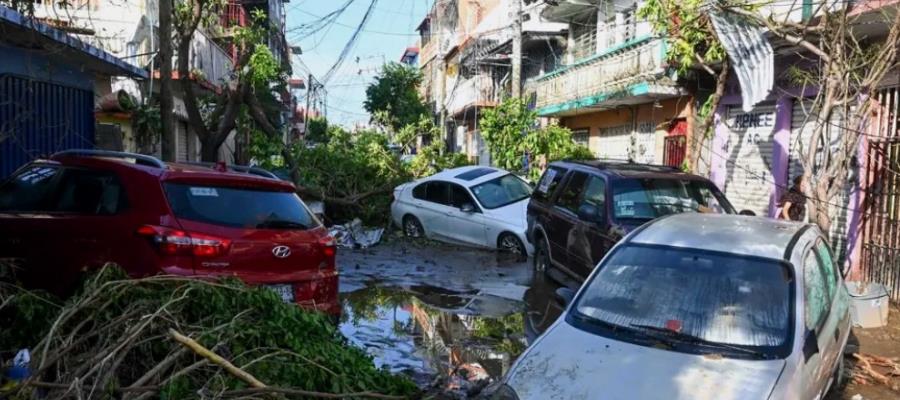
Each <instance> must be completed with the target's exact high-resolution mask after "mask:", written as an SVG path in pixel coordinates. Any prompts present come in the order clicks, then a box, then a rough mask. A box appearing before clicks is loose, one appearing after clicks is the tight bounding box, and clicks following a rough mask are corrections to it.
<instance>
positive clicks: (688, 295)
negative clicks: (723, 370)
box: [575, 238, 793, 350]
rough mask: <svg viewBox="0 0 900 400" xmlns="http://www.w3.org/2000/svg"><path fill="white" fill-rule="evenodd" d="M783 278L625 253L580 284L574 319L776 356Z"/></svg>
mask: <svg viewBox="0 0 900 400" xmlns="http://www.w3.org/2000/svg"><path fill="white" fill-rule="evenodd" d="M710 240H715V239H714V238H711V239H710ZM788 271H789V270H788V269H787V268H786V267H785V266H784V265H782V264H780V263H779V262H778V261H775V260H766V259H761V258H753V257H742V256H736V255H726V254H721V253H710V252H703V251H698V250H691V249H679V248H674V247H666V246H642V245H629V246H626V247H624V248H620V249H619V250H617V251H616V252H615V253H614V254H613V256H612V258H611V259H610V260H609V261H608V262H606V263H605V264H604V265H603V266H602V269H601V270H600V271H599V272H598V273H597V274H596V275H595V276H594V277H593V279H591V281H589V282H588V283H586V287H585V289H584V291H583V293H582V294H581V295H579V298H578V300H577V303H576V304H575V311H576V315H578V316H579V317H580V318H583V319H584V320H587V321H591V320H593V321H595V322H600V323H602V324H603V325H605V326H611V327H615V328H619V327H621V328H622V329H623V330H624V331H626V332H628V331H632V332H638V331H648V330H650V331H654V332H657V333H659V332H662V333H671V334H672V335H670V336H673V337H688V338H695V339H696V340H697V342H700V341H702V342H703V343H707V344H709V343H714V344H715V343H718V344H723V345H730V346H746V347H752V348H759V350H765V349H762V348H777V347H781V346H783V345H785V344H786V343H789V340H790V335H791V332H792V329H791V328H790V327H791V320H792V318H793V317H792V315H791V312H790V310H791V303H792V300H791V296H792V295H791V293H792V292H791V287H792V283H791V282H792V280H791V277H790V273H789V272H788Z"/></svg>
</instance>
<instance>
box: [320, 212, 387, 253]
mask: <svg viewBox="0 0 900 400" xmlns="http://www.w3.org/2000/svg"><path fill="white" fill-rule="evenodd" d="M328 233H329V234H330V235H331V237H333V238H334V240H335V241H336V242H337V245H338V246H340V247H343V248H348V249H360V248H361V249H365V248H368V247H371V246H373V245H375V244H376V243H378V242H379V241H381V235H383V234H384V228H373V229H366V228H363V225H362V221H360V219H359V218H354V219H353V221H350V222H348V223H346V224H343V225H333V226H332V227H331V228H328Z"/></svg>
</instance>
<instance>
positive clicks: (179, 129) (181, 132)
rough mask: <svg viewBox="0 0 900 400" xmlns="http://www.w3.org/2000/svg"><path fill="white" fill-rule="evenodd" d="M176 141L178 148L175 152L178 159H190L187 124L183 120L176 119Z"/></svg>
mask: <svg viewBox="0 0 900 400" xmlns="http://www.w3.org/2000/svg"><path fill="white" fill-rule="evenodd" d="M175 137H176V140H175V143H176V146H177V148H176V149H175V150H176V154H175V160H176V161H190V160H188V132H187V126H185V124H184V123H183V122H180V121H175Z"/></svg>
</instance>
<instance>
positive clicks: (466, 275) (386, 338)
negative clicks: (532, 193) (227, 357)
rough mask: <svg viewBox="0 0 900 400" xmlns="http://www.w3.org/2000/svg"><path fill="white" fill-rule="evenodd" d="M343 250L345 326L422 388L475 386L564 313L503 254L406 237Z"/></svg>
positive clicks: (497, 373)
mask: <svg viewBox="0 0 900 400" xmlns="http://www.w3.org/2000/svg"><path fill="white" fill-rule="evenodd" d="M339 254H340V255H339V257H338V267H339V269H340V272H341V298H342V301H343V305H344V315H343V316H342V319H341V324H340V330H341V332H342V333H343V334H344V335H345V336H346V337H347V338H348V339H349V340H350V341H351V342H352V343H353V344H355V345H357V346H360V347H362V348H365V349H366V351H367V352H368V353H369V354H371V355H372V356H373V357H374V359H375V363H376V365H378V366H382V367H384V368H387V369H389V370H391V371H394V372H399V373H404V374H407V375H409V376H410V377H412V378H413V380H415V381H416V382H417V383H418V384H419V385H420V386H421V387H423V388H426V387H432V388H439V389H441V390H443V391H450V392H455V393H457V395H458V396H459V397H465V396H466V394H467V393H474V392H477V391H478V390H480V388H481V387H482V386H483V385H486V384H487V383H489V382H490V381H491V380H493V379H497V378H499V377H501V376H502V375H503V374H504V373H505V372H506V371H507V370H508V369H509V367H510V366H511V365H512V363H513V362H514V361H515V359H516V358H517V357H518V356H519V355H520V354H521V353H522V351H524V350H525V348H526V347H527V346H528V343H530V341H531V340H533V339H534V338H535V337H536V336H537V335H538V334H539V332H541V331H543V329H545V328H546V327H547V326H549V325H550V324H551V323H552V322H553V321H554V320H555V319H556V317H557V316H558V315H559V313H560V311H561V309H560V307H559V306H558V305H556V304H555V302H554V301H553V291H554V290H555V287H554V286H553V285H551V284H548V283H545V282H544V280H542V279H537V280H535V279H533V277H532V269H531V263H530V261H525V262H521V261H516V260H515V259H514V258H512V257H511V256H508V255H503V254H498V253H495V252H488V251H479V250H473V249H470V248H464V247H455V246H452V245H445V244H436V243H432V242H424V241H407V240H403V239H395V240H391V241H390V242H388V243H381V244H379V245H378V246H376V247H374V248H371V249H364V250H344V251H342V252H340V253H339Z"/></svg>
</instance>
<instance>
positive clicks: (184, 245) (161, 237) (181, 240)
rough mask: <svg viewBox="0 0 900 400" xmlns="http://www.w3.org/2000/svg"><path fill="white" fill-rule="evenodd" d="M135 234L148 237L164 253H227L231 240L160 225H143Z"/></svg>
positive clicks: (210, 254) (198, 254)
mask: <svg viewBox="0 0 900 400" xmlns="http://www.w3.org/2000/svg"><path fill="white" fill-rule="evenodd" d="M137 234H138V235H140V236H144V237H147V238H150V240H152V241H153V243H154V244H155V245H156V247H157V248H158V249H159V251H160V252H161V253H163V254H165V255H194V256H197V257H217V256H221V255H224V254H227V253H228V249H229V248H231V241H230V240H228V239H223V238H218V237H215V236H210V235H204V234H200V233H188V232H185V231H180V230H177V229H172V228H166V227H162V226H154V225H144V226H142V227H140V228H138V230H137Z"/></svg>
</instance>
